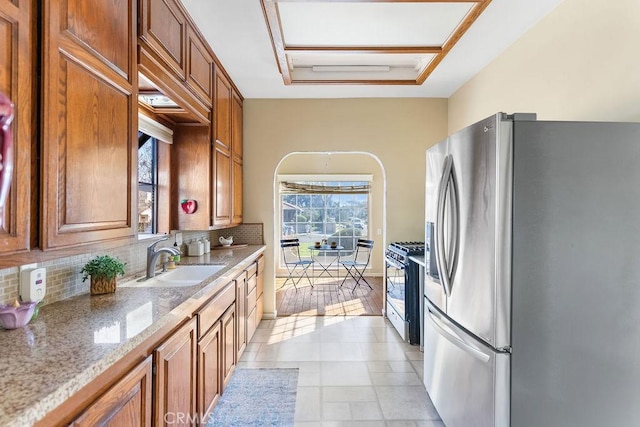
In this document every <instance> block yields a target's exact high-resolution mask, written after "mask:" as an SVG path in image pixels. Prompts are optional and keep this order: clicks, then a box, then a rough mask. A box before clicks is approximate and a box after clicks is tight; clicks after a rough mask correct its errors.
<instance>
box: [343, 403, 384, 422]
mask: <svg viewBox="0 0 640 427" xmlns="http://www.w3.org/2000/svg"><path fill="white" fill-rule="evenodd" d="M349 405H350V406H351V418H353V419H354V420H380V419H382V411H381V410H380V405H379V404H378V402H377V401H375V402H350V403H349Z"/></svg>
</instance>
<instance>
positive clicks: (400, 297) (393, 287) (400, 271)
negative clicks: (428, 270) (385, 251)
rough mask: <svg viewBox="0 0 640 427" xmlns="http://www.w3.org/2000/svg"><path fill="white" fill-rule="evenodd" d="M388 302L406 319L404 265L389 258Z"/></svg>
mask: <svg viewBox="0 0 640 427" xmlns="http://www.w3.org/2000/svg"><path fill="white" fill-rule="evenodd" d="M387 303H389V304H391V305H392V306H393V308H394V309H395V311H396V312H397V313H398V314H399V315H400V317H401V318H402V320H405V319H406V314H405V313H406V311H405V283H404V265H400V264H398V263H397V262H395V261H391V260H389V259H387Z"/></svg>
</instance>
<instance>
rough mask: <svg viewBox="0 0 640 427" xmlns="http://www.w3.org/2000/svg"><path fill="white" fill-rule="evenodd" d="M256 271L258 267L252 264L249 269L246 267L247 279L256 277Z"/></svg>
mask: <svg viewBox="0 0 640 427" xmlns="http://www.w3.org/2000/svg"><path fill="white" fill-rule="evenodd" d="M256 271H258V266H257V265H256V263H255V262H254V263H253V264H251V265H250V266H249V267H247V277H251V276H255V275H256Z"/></svg>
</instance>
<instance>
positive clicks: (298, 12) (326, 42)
mask: <svg viewBox="0 0 640 427" xmlns="http://www.w3.org/2000/svg"><path fill="white" fill-rule="evenodd" d="M474 4H475V3H474V2H466V3H453V2H448V3H396V2H393V3H367V2H364V3H363V2H359V3H331V2H321V3H314V2H278V11H279V16H280V22H281V26H282V33H283V37H284V42H285V45H287V46H441V45H442V44H444V43H445V42H446V40H447V38H448V37H449V36H451V34H452V32H453V31H454V30H455V29H456V27H457V26H458V25H459V24H460V23H461V22H462V20H463V19H464V18H465V16H466V15H467V14H468V13H469V11H470V10H471V8H472V6H473V5H474Z"/></svg>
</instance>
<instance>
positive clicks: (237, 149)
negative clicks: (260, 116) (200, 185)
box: [231, 91, 243, 224]
mask: <svg viewBox="0 0 640 427" xmlns="http://www.w3.org/2000/svg"><path fill="white" fill-rule="evenodd" d="M231 148H232V153H233V155H232V168H231V176H232V185H231V193H232V204H231V223H232V224H242V182H243V181H242V98H241V97H240V95H238V93H237V92H235V91H234V92H233V98H232V102H231Z"/></svg>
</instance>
